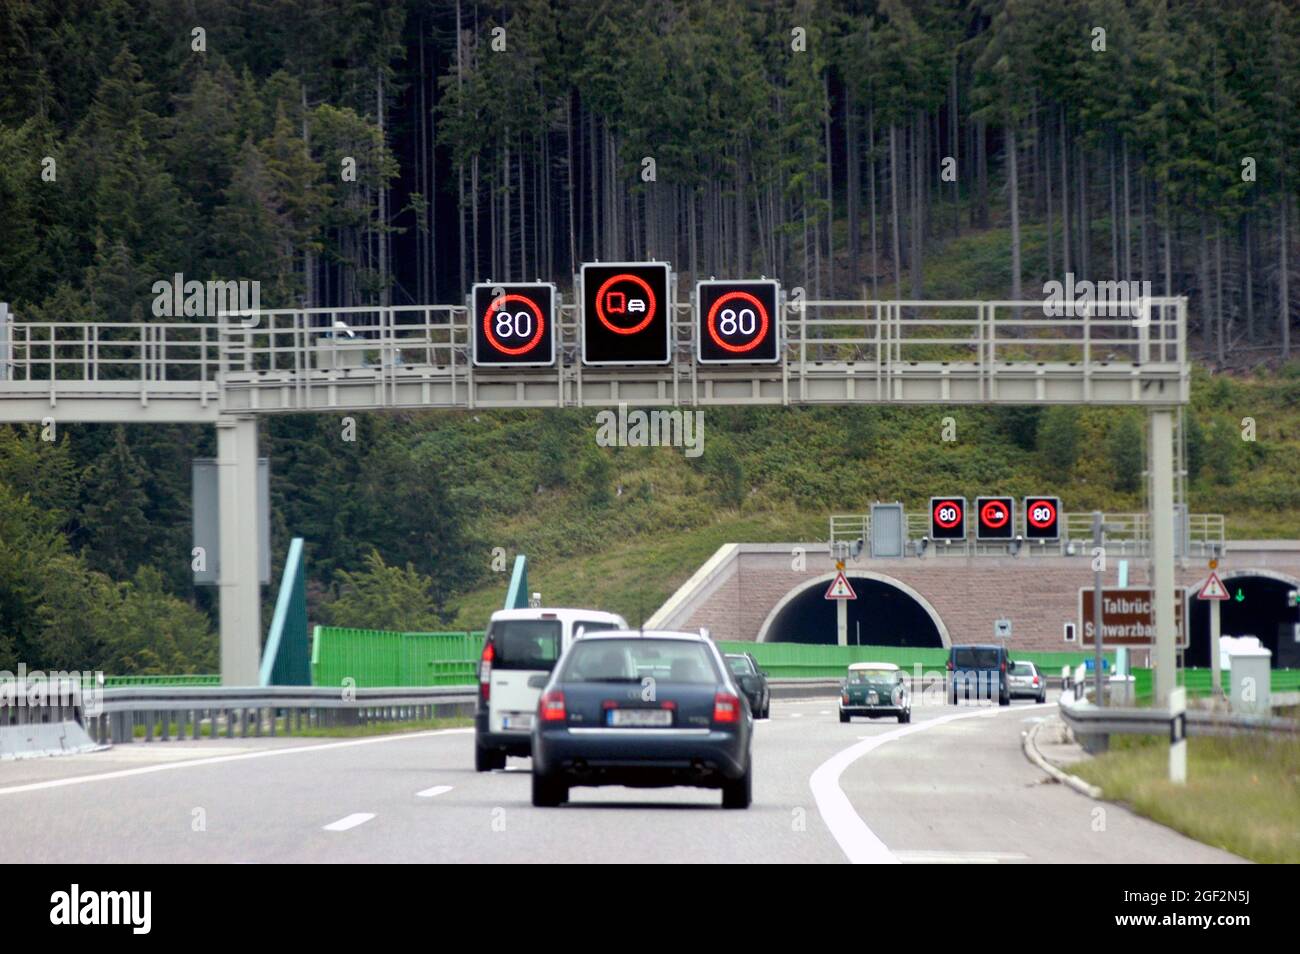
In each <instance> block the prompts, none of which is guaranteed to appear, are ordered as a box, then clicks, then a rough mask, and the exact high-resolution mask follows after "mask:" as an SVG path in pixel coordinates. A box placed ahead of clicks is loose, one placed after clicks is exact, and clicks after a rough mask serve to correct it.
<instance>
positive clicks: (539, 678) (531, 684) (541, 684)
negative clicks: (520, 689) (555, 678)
mask: <svg viewBox="0 0 1300 954" xmlns="http://www.w3.org/2000/svg"><path fill="white" fill-rule="evenodd" d="M550 681H551V677H550V676H548V675H544V674H542V673H538V674H537V675H536V676H529V677H528V688H529V689H545V688H546V684H547V683H548V682H550Z"/></svg>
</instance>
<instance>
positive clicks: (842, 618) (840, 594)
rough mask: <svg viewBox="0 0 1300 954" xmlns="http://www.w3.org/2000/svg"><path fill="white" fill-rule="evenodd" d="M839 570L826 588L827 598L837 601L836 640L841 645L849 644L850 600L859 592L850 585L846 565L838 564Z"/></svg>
mask: <svg viewBox="0 0 1300 954" xmlns="http://www.w3.org/2000/svg"><path fill="white" fill-rule="evenodd" d="M837 565H838V568H839V572H838V573H836V574H835V579H834V580H832V581H831V585H830V586H829V587H827V589H826V599H828V600H834V601H835V642H836V645H839V646H847V645H848V644H849V600H856V599H857V598H858V594H857V593H855V592H853V587H852V586H850V585H849V578H848V577H846V576H845V575H844V565H843V564H842V563H841V564H837Z"/></svg>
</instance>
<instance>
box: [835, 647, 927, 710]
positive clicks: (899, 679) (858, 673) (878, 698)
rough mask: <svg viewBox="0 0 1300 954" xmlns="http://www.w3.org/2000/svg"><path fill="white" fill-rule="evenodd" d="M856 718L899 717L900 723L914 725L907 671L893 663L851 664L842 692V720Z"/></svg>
mask: <svg viewBox="0 0 1300 954" xmlns="http://www.w3.org/2000/svg"><path fill="white" fill-rule="evenodd" d="M854 716H868V717H869V718H872V719H878V718H880V717H881V716H898V721H899V722H911V721H912V697H911V694H910V693H909V692H908V690H907V683H906V682H905V681H904V678H903V671H902V670H901V669H899V668H898V667H897V666H895V665H894V664H893V663H873V662H859V663H851V664H850V665H849V674H848V676H847V677H846V678H845V680H844V685H843V686H842V687H841V689H840V721H841V722H848V721H849V720H850V719H852V718H853V717H854Z"/></svg>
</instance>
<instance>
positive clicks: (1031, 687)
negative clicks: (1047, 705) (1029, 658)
mask: <svg viewBox="0 0 1300 954" xmlns="http://www.w3.org/2000/svg"><path fill="white" fill-rule="evenodd" d="M1007 683H1008V685H1009V686H1010V690H1011V693H1010V694H1011V698H1012V699H1024V698H1026V697H1029V698H1031V699H1034V700H1035V701H1037V702H1046V701H1047V678H1046V677H1045V676H1044V675H1043V674H1042V673H1041V672H1039V671H1038V667H1037V666H1035V665H1034V664H1033V663H1031V662H1013V663H1012V664H1011V671H1010V672H1008V673H1007Z"/></svg>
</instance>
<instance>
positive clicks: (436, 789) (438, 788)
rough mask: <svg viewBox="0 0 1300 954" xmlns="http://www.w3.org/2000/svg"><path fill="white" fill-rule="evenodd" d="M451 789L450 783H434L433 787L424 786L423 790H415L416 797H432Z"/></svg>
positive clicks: (444, 793)
mask: <svg viewBox="0 0 1300 954" xmlns="http://www.w3.org/2000/svg"><path fill="white" fill-rule="evenodd" d="M450 791H451V786H450V785H435V786H433V788H426V789H425V790H424V791H423V792H416V793H415V797H416V798H433V797H434V796H435V795H446V794H447V793H448V792H450Z"/></svg>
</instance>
